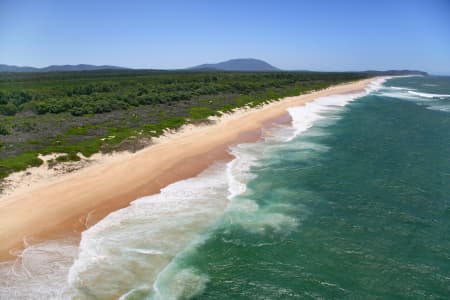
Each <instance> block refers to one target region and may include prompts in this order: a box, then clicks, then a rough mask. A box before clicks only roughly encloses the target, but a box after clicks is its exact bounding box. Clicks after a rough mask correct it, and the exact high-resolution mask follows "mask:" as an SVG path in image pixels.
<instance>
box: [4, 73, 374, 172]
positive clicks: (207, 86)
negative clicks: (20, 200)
mask: <svg viewBox="0 0 450 300" xmlns="http://www.w3.org/2000/svg"><path fill="white" fill-rule="evenodd" d="M365 77H368V75H367V74H364V73H319V72H269V73H266V72H254V73H250V72H188V71H184V72H181V71H151V70H102V71H82V72H48V73H0V178H2V177H5V176H7V175H8V174H10V173H11V172H14V171H17V170H23V169H25V168H26V167H27V166H29V165H39V164H41V163H42V162H41V161H40V160H39V159H38V158H37V156H38V154H39V153H41V154H48V153H53V152H56V153H58V152H59V153H66V154H67V156H65V158H62V159H60V160H61V161H65V160H77V159H79V157H78V155H77V154H78V153H82V154H83V155H85V156H90V155H91V154H93V153H95V152H98V151H104V152H108V151H113V150H136V149H138V148H140V147H142V144H143V143H142V141H143V140H147V141H148V140H149V139H150V138H151V137H155V136H158V135H161V134H162V133H163V130H164V129H167V128H170V129H176V128H178V127H180V126H182V125H183V124H185V123H187V122H202V121H206V120H207V119H208V117H210V116H214V115H220V114H221V113H225V112H229V111H231V110H233V109H235V108H238V107H243V106H251V107H254V106H258V105H260V104H264V103H267V102H270V101H274V100H277V99H280V98H282V97H286V96H294V95H299V94H302V93H305V92H308V91H311V90H318V89H322V88H326V87H328V86H330V85H333V84H337V83H341V82H346V81H352V80H356V79H361V78H365Z"/></svg>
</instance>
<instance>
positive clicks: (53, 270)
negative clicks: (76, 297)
mask: <svg viewBox="0 0 450 300" xmlns="http://www.w3.org/2000/svg"><path fill="white" fill-rule="evenodd" d="M77 255H78V243H77V240H76V239H61V240H51V241H47V242H43V243H37V244H33V245H29V246H28V247H27V248H25V250H23V252H22V253H21V254H19V256H18V258H17V259H16V260H15V261H8V262H3V263H0V299H69V298H71V296H73V293H72V291H71V289H70V288H69V285H68V283H67V273H68V270H69V268H70V266H71V265H72V264H73V262H74V260H75V259H76V257H77Z"/></svg>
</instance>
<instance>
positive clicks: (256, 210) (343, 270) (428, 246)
mask: <svg viewBox="0 0 450 300" xmlns="http://www.w3.org/2000/svg"><path fill="white" fill-rule="evenodd" d="M289 113H290V114H291V116H292V118H293V124H292V126H280V127H277V128H274V129H271V130H270V131H267V132H266V133H265V139H264V140H263V141H260V142H258V143H253V144H242V145H238V146H235V147H233V148H232V149H231V150H230V151H231V152H232V153H233V154H234V155H235V156H236V159H235V160H233V161H232V162H230V163H227V164H225V163H217V164H216V165H214V166H212V167H211V168H209V169H208V170H206V171H205V172H204V173H202V174H201V175H199V176H197V177H195V178H191V179H188V180H184V181H181V182H178V183H175V184H172V185H170V186H168V187H167V188H165V189H164V190H163V191H162V192H161V194H158V195H154V196H149V197H144V198H142V199H138V200H136V201H135V202H134V203H133V204H132V205H131V206H130V207H128V208H125V209H122V210H119V211H116V212H114V213H112V214H111V215H109V216H108V217H106V218H105V219H104V220H102V221H101V222H100V223H98V224H97V225H95V226H93V227H92V228H90V229H89V230H87V231H86V232H84V233H83V237H82V241H81V244H80V245H79V246H78V245H77V244H76V243H74V241H73V240H60V241H50V242H47V243H43V244H38V245H34V246H31V247H29V248H27V250H25V252H24V253H23V254H22V259H20V260H18V261H16V262H11V263H3V264H2V265H0V275H1V279H0V298H1V299H3V298H5V299H7V297H8V296H16V297H21V298H31V299H45V298H46V299H49V298H54V299H68V298H74V299H117V298H121V299H449V298H450V77H433V76H428V77H403V78H393V79H388V80H387V81H385V82H382V81H380V80H378V81H375V82H373V83H372V84H371V87H370V88H369V89H368V90H367V91H366V93H361V94H351V95H335V96H331V97H325V98H321V99H319V100H318V101H316V102H314V103H311V104H308V105H306V106H304V107H298V108H293V109H291V110H290V111H289ZM28 296H29V297H28Z"/></svg>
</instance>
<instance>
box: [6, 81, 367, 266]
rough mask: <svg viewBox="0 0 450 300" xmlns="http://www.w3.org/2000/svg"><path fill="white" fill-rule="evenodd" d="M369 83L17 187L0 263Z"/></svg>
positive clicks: (10, 196)
mask: <svg viewBox="0 0 450 300" xmlns="http://www.w3.org/2000/svg"><path fill="white" fill-rule="evenodd" d="M372 80H373V79H365V80H360V81H357V82H352V83H347V84H341V85H337V86H334V87H330V88H328V89H325V90H321V91H317V92H313V93H309V94H304V95H300V96H295V97H288V98H285V99H282V100H280V101H277V102H273V103H270V104H268V105H265V106H264V107H261V108H256V109H242V110H239V111H237V112H235V113H233V114H230V115H226V116H223V117H221V118H220V119H218V120H217V121H216V122H215V123H214V124H211V125H202V126H193V125H189V126H186V127H185V128H182V129H181V130H180V131H178V132H176V133H170V134H168V135H166V136H164V137H162V138H160V139H159V140H158V141H157V142H156V143H155V144H153V145H151V146H148V147H147V148H144V149H143V150H141V151H138V152H136V153H134V154H131V153H118V154H115V155H112V156H107V157H105V158H102V159H99V162H98V163H92V164H90V165H87V166H86V167H84V168H82V169H80V170H76V171H74V172H71V173H68V174H63V175H59V176H49V177H48V178H44V179H42V180H38V181H36V182H33V183H32V184H29V185H28V184H26V185H23V186H19V187H16V188H15V189H14V190H12V191H11V192H10V193H7V194H4V195H2V196H1V198H0V258H2V259H8V258H11V252H14V250H19V249H21V248H22V247H23V243H24V239H26V240H36V241H37V240H43V239H49V238H53V237H57V236H61V235H66V234H74V235H79V234H80V232H82V231H83V230H85V229H86V228H87V227H89V226H92V225H93V224H95V223H96V222H97V221H98V220H100V219H102V218H103V217H104V216H105V215H107V214H108V213H110V212H112V211H114V210H117V209H119V208H122V207H125V206H127V205H128V204H129V203H130V202H131V201H133V200H135V199H136V198H139V197H142V196H145V195H151V194H154V193H158V192H159V191H160V189H161V188H163V187H165V186H167V185H168V184H170V183H173V182H175V181H178V180H181V179H184V178H188V177H192V176H195V175H197V174H198V173H200V172H201V171H203V170H204V169H205V168H207V167H208V166H209V165H210V164H211V163H213V162H214V161H218V160H228V159H230V158H231V156H230V154H229V153H228V146H229V145H232V144H236V143H241V142H249V141H254V140H256V139H258V138H259V137H260V135H261V128H263V127H265V126H270V125H271V124H272V123H280V122H289V117H288V115H287V112H286V110H287V109H288V108H290V107H295V106H300V105H303V104H305V103H307V102H310V101H313V100H314V99H316V98H318V97H323V96H328V95H332V94H342V93H353V92H360V91H362V90H363V89H364V88H365V86H366V85H367V84H368V83H369V82H370V81H372Z"/></svg>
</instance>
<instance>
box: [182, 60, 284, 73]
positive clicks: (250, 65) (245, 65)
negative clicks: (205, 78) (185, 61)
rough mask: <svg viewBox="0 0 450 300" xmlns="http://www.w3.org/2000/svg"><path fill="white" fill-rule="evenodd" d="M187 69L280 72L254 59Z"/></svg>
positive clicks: (229, 61)
mask: <svg viewBox="0 0 450 300" xmlns="http://www.w3.org/2000/svg"><path fill="white" fill-rule="evenodd" d="M188 69H189V70H198V71H201V70H212V71H214V70H215V71H280V69H278V68H276V67H274V66H272V65H270V64H268V63H267V62H265V61H263V60H260V59H254V58H238V59H231V60H227V61H223V62H219V63H215V64H203V65H199V66H195V67H191V68H188Z"/></svg>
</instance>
